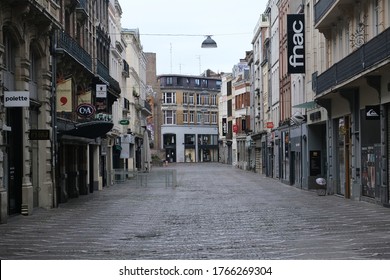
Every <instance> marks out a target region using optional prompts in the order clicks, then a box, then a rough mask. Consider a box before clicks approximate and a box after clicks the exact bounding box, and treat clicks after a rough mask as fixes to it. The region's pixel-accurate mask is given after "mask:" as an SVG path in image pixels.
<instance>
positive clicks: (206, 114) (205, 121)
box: [203, 113, 210, 123]
mask: <svg viewBox="0 0 390 280" xmlns="http://www.w3.org/2000/svg"><path fill="white" fill-rule="evenodd" d="M203 120H204V123H210V114H209V113H204V114H203Z"/></svg>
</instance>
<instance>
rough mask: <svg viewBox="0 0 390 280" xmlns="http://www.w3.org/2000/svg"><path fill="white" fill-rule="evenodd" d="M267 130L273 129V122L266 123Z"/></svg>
mask: <svg viewBox="0 0 390 280" xmlns="http://www.w3.org/2000/svg"><path fill="white" fill-rule="evenodd" d="M266 127H267V128H274V123H273V122H267V123H266Z"/></svg>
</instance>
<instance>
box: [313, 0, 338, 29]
mask: <svg viewBox="0 0 390 280" xmlns="http://www.w3.org/2000/svg"><path fill="white" fill-rule="evenodd" d="M336 1H337V0H320V1H317V3H316V4H315V5H314V24H315V25H317V23H319V21H320V20H321V19H322V18H323V16H325V14H326V13H327V12H328V11H329V10H330V8H331V7H332V6H333V4H334V3H335V2H336Z"/></svg>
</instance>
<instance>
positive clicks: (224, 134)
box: [222, 118, 227, 136]
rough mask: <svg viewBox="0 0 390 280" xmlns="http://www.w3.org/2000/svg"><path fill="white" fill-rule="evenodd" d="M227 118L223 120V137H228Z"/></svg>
mask: <svg viewBox="0 0 390 280" xmlns="http://www.w3.org/2000/svg"><path fill="white" fill-rule="evenodd" d="M226 121H227V120H226V118H222V136H226V134H227V123H226Z"/></svg>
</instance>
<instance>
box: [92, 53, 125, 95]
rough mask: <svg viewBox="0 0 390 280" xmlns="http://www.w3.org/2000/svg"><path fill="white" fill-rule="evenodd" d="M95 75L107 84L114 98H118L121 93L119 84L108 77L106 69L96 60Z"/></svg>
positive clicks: (108, 73)
mask: <svg viewBox="0 0 390 280" xmlns="http://www.w3.org/2000/svg"><path fill="white" fill-rule="evenodd" d="M96 66H97V67H96V73H97V74H98V75H99V76H100V77H101V78H102V79H103V80H105V81H106V82H108V83H109V85H110V87H111V88H112V89H113V90H114V91H115V93H117V94H116V96H117V97H118V96H119V94H120V93H121V88H120V85H119V82H118V81H117V80H115V79H114V78H113V77H111V76H110V72H109V70H108V67H107V66H106V65H104V64H103V63H102V62H101V61H100V60H97V64H96Z"/></svg>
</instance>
